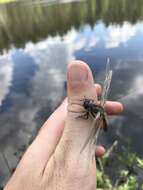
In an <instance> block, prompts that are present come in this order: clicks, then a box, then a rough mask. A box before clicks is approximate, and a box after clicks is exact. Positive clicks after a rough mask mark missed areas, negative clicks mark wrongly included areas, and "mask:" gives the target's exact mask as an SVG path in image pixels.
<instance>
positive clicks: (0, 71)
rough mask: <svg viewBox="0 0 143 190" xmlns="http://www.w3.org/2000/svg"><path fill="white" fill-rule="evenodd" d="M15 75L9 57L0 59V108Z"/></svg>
mask: <svg viewBox="0 0 143 190" xmlns="http://www.w3.org/2000/svg"><path fill="white" fill-rule="evenodd" d="M12 73H13V64H12V60H11V59H10V57H9V56H6V55H3V56H1V57H0V106H1V105H2V101H3V100H4V99H5V96H6V95H7V94H8V92H9V87H10V86H11V81H12Z"/></svg>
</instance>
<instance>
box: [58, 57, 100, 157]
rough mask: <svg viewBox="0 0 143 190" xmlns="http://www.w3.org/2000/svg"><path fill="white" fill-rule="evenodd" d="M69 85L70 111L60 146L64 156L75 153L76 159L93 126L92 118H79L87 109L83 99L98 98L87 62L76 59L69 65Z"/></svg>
mask: <svg viewBox="0 0 143 190" xmlns="http://www.w3.org/2000/svg"><path fill="white" fill-rule="evenodd" d="M67 86H68V113H67V118H66V125H65V129H64V132H63V135H62V138H61V141H60V143H59V145H58V146H59V147H60V146H61V149H62V150H64V151H65V152H64V157H66V156H65V155H68V156H69V154H70V155H71V158H72V157H73V155H74V158H73V159H75V157H76V155H78V154H79V153H80V152H81V149H82V147H83V145H84V144H85V142H86V140H87V138H88V135H89V132H90V130H91V127H92V119H91V118H88V119H86V120H85V119H83V118H79V116H80V115H81V114H83V111H85V109H84V107H83V101H81V100H83V99H84V98H87V99H94V100H96V99H97V93H96V91H95V86H94V81H93V77H92V73H91V70H90V68H89V67H88V65H87V64H85V63H83V62H80V61H74V62H73V63H72V64H70V65H69V67H68V85H67ZM60 151H61V150H60ZM60 151H59V152H60ZM94 153H95V152H94ZM71 158H70V159H71ZM63 159H64V158H63Z"/></svg>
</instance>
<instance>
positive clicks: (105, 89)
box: [100, 59, 112, 107]
mask: <svg viewBox="0 0 143 190" xmlns="http://www.w3.org/2000/svg"><path fill="white" fill-rule="evenodd" d="M109 62H110V60H109V59H107V65H106V77H105V81H104V85H103V91H102V95H101V102H100V104H101V106H103V107H104V105H105V102H106V100H107V96H108V92H109V88H110V83H111V79H112V70H110V64H109Z"/></svg>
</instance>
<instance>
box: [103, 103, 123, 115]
mask: <svg viewBox="0 0 143 190" xmlns="http://www.w3.org/2000/svg"><path fill="white" fill-rule="evenodd" d="M123 109H124V107H123V104H122V103H120V102H112V101H107V103H106V105H105V110H106V111H107V113H108V114H109V115H116V114H120V113H122V111H123Z"/></svg>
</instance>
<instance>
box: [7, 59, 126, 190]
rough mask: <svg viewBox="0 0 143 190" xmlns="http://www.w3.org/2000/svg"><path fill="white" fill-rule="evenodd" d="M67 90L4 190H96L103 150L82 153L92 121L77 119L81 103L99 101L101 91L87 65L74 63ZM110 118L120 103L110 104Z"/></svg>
mask: <svg viewBox="0 0 143 190" xmlns="http://www.w3.org/2000/svg"><path fill="white" fill-rule="evenodd" d="M67 81H68V90H67V95H68V99H66V100H65V101H64V102H63V103H62V105H61V106H60V107H59V108H58V109H57V110H56V111H55V112H54V113H53V114H52V115H51V116H50V118H49V119H48V120H47V121H46V122H45V124H44V125H43V126H42V128H41V130H40V131H39V133H38V135H37V137H36V138H35V140H34V141H33V143H32V144H31V145H30V146H29V147H28V149H27V151H26V152H25V154H24V156H23V158H22V160H21V161H20V163H19V164H18V166H17V169H16V171H15V172H14V174H13V175H12V177H11V179H10V180H9V182H8V183H7V185H6V187H5V188H4V190H67V189H68V190H79V189H82V190H95V189H96V163H95V159H94V155H95V154H96V156H102V155H103V154H104V152H105V150H104V148H103V147H102V146H97V147H96V149H95V147H92V148H91V147H90V146H89V145H87V146H86V148H85V149H84V151H82V152H81V149H82V147H83V145H84V143H85V141H86V139H87V137H88V134H89V131H90V129H91V124H92V119H91V118H89V119H88V120H84V119H81V118H80V119H77V116H79V115H80V114H81V112H82V111H84V110H83V106H82V104H81V99H83V98H84V97H86V98H92V99H93V98H94V99H95V98H97V96H98V95H99V94H100V93H101V87H100V86H99V85H97V84H96V85H94V81H93V77H92V73H91V70H90V69H89V67H88V65H87V64H86V63H83V62H81V61H74V62H72V63H71V64H69V66H68V71H67ZM105 109H106V111H107V113H108V114H110V115H116V114H119V113H121V112H122V110H123V106H122V105H121V104H120V103H118V102H107V103H106V106H105Z"/></svg>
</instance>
